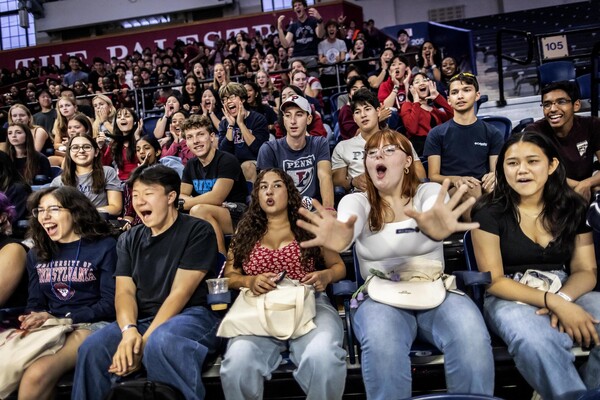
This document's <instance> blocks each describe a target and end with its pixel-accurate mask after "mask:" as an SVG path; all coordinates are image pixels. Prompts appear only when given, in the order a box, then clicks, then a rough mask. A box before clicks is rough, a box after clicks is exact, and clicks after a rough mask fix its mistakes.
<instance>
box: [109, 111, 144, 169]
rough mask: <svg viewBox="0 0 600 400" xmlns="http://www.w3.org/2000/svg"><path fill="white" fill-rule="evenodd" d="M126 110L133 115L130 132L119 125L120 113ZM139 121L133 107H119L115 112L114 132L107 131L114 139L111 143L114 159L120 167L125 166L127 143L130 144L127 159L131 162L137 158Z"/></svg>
mask: <svg viewBox="0 0 600 400" xmlns="http://www.w3.org/2000/svg"><path fill="white" fill-rule="evenodd" d="M124 112H128V113H129V114H131V116H132V117H133V126H132V128H131V131H129V132H123V131H122V130H121V128H120V127H119V122H118V119H119V118H118V117H119V114H121V113H124ZM139 123H140V118H139V117H138V115H137V113H136V112H135V111H134V110H133V109H131V108H128V107H122V108H119V109H118V110H117V112H116V114H115V121H114V125H113V133H112V134H111V133H108V132H107V133H106V136H108V137H110V138H111V139H113V141H112V143H111V144H110V147H111V152H112V156H113V160H115V163H116V164H117V166H118V167H119V168H123V165H124V164H125V161H124V160H123V147H124V146H125V143H127V144H128V147H127V153H126V157H127V160H128V161H130V162H133V161H134V160H135V132H136V131H137V130H138V126H139Z"/></svg>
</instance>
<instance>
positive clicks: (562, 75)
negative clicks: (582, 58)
mask: <svg viewBox="0 0 600 400" xmlns="http://www.w3.org/2000/svg"><path fill="white" fill-rule="evenodd" d="M538 77H539V82H540V87H541V88H543V87H544V86H546V85H547V84H549V83H552V82H558V81H574V80H575V78H576V75H575V64H574V63H573V62H572V61H552V62H549V63H546V64H542V65H540V66H539V67H538Z"/></svg>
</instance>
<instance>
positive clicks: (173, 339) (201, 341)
mask: <svg viewBox="0 0 600 400" xmlns="http://www.w3.org/2000/svg"><path fill="white" fill-rule="evenodd" d="M152 319H153V318H146V319H143V320H139V321H138V322H137V325H138V331H139V332H140V333H141V334H142V335H143V334H144V332H146V330H147V329H148V327H149V326H150V324H151V323H152ZM218 326H219V317H218V316H217V315H216V314H215V313H213V312H212V311H210V310H208V309H206V308H204V307H189V308H186V309H185V310H183V311H182V312H181V313H180V314H178V315H176V316H174V317H173V318H171V319H169V320H168V321H166V322H165V323H163V324H162V325H160V326H159V327H158V328H156V330H155V331H154V332H152V335H150V337H149V338H148V341H147V343H146V346H145V347H144V356H143V358H142V362H143V364H144V367H145V368H146V371H147V373H148V380H150V381H155V382H161V383H165V384H167V385H170V386H173V387H175V388H176V389H178V390H179V391H180V392H181V393H182V394H183V395H184V397H185V398H186V399H203V398H204V394H205V391H204V385H203V384H202V364H203V363H204V359H205V358H206V356H207V354H210V353H214V352H215V351H216V350H217V348H218V343H219V339H218V338H217V337H216V332H217V327H218ZM121 337H122V335H121V330H120V329H119V325H118V324H117V323H116V322H114V323H112V324H110V325H108V326H107V327H106V328H103V329H101V330H99V331H97V332H94V333H93V334H91V335H90V336H89V337H88V338H87V339H86V340H85V341H84V342H83V344H82V345H81V347H80V348H79V352H78V357H77V365H76V367H75V377H74V378H73V391H72V395H71V398H72V399H74V400H75V399H77V400H79V399H86V400H101V399H104V397H105V396H106V394H107V393H108V392H109V390H110V388H111V385H112V382H113V381H114V380H118V378H117V377H116V375H112V376H111V374H109V373H108V367H109V366H110V364H111V363H112V357H113V355H114V354H115V352H116V350H117V347H118V345H119V343H120V342H121Z"/></svg>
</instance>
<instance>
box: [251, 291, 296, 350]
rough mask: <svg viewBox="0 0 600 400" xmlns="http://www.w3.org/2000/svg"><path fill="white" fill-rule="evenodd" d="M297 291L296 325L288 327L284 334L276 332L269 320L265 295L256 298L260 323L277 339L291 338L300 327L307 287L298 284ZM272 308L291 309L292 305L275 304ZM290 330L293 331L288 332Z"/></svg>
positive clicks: (279, 309) (278, 309)
mask: <svg viewBox="0 0 600 400" xmlns="http://www.w3.org/2000/svg"><path fill="white" fill-rule="evenodd" d="M295 292H296V307H295V310H294V325H293V326H292V327H291V329H289V328H288V329H287V330H286V331H285V332H284V333H283V334H279V333H278V332H276V330H275V329H274V328H273V327H272V326H271V324H270V323H269V320H268V319H267V315H266V307H265V295H262V296H258V297H257V298H256V311H257V314H258V320H259V322H260V324H261V325H262V327H263V329H264V330H265V331H267V332H270V333H271V335H272V336H273V337H274V338H276V339H279V340H287V339H289V338H290V337H291V336H292V335H293V334H294V332H295V331H296V328H297V327H298V325H300V321H301V320H302V314H303V313H304V295H305V292H306V289H305V287H304V286H298V287H296V288H295ZM272 308H273V309H275V310H277V311H282V310H286V309H289V308H290V307H289V306H283V307H281V306H280V307H277V306H273V307H272ZM288 331H291V332H289V333H288Z"/></svg>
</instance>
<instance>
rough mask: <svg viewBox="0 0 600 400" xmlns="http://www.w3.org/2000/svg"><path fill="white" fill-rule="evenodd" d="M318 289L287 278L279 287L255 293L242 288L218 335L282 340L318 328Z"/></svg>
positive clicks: (294, 337)
mask: <svg viewBox="0 0 600 400" xmlns="http://www.w3.org/2000/svg"><path fill="white" fill-rule="evenodd" d="M315 315H316V308H315V292H314V288H313V287H312V286H307V285H302V284H299V283H298V281H293V280H291V279H289V278H284V279H283V281H281V282H280V283H279V284H277V289H274V290H271V291H270V292H268V293H265V294H261V295H258V296H257V295H255V294H253V293H252V291H251V290H250V289H248V288H241V289H240V295H239V296H238V298H237V299H236V300H235V302H234V303H233V305H232V306H231V309H230V310H229V312H228V313H227V314H226V315H225V318H223V321H222V322H221V325H220V326H219V330H218V331H217V336H220V337H226V338H231V337H235V336H240V335H255V336H271V337H274V338H276V339H279V340H288V339H296V338H298V337H300V336H303V335H305V334H307V333H308V332H310V331H311V330H313V329H315V328H316V325H315V324H314V322H313V319H314V317H315Z"/></svg>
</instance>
